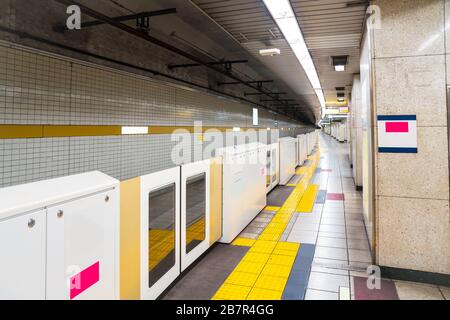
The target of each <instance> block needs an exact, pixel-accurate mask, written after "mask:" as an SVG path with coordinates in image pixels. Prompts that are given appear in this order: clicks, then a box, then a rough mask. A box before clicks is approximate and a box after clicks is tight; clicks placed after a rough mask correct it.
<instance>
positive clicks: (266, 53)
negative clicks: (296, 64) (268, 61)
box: [259, 48, 281, 57]
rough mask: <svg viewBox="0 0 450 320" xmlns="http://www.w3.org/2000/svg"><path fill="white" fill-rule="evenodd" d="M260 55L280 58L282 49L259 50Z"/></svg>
mask: <svg viewBox="0 0 450 320" xmlns="http://www.w3.org/2000/svg"><path fill="white" fill-rule="evenodd" d="M259 54H260V55H262V56H263V57H267V56H269V57H273V56H278V55H280V54H281V51H280V49H278V48H270V49H261V50H259Z"/></svg>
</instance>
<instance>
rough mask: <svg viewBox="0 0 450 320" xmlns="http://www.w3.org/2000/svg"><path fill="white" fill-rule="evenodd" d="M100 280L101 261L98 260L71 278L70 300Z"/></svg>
mask: <svg viewBox="0 0 450 320" xmlns="http://www.w3.org/2000/svg"><path fill="white" fill-rule="evenodd" d="M99 280H100V262H99V261H97V262H96V263H94V264H93V265H91V266H90V267H87V268H86V269H84V270H83V271H81V272H80V273H78V274H76V275H74V276H72V277H71V278H70V300H72V299H73V298H75V297H76V296H78V295H79V294H80V293H82V292H83V291H85V290H87V289H88V288H90V287H91V286H93V285H94V284H95V283H97V282H98V281H99Z"/></svg>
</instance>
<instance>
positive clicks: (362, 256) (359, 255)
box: [348, 249, 372, 263]
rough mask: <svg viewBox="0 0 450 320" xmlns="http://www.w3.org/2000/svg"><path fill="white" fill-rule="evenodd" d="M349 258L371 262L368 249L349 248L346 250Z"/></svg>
mask: <svg viewBox="0 0 450 320" xmlns="http://www.w3.org/2000/svg"><path fill="white" fill-rule="evenodd" d="M348 255H349V260H350V261H356V262H367V263H371V262H372V256H371V254H370V251H369V250H357V249H349V250H348Z"/></svg>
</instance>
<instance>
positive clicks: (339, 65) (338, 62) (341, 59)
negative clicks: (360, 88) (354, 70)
mask: <svg viewBox="0 0 450 320" xmlns="http://www.w3.org/2000/svg"><path fill="white" fill-rule="evenodd" d="M347 63H348V56H332V57H331V64H332V66H333V67H334V70H335V71H337V72H342V71H345V66H346V65H347Z"/></svg>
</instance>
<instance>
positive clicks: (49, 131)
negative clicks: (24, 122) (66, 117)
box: [44, 126, 122, 138]
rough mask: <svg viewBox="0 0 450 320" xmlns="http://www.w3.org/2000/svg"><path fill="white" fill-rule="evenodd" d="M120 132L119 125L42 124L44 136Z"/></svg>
mask: <svg viewBox="0 0 450 320" xmlns="http://www.w3.org/2000/svg"><path fill="white" fill-rule="evenodd" d="M121 134H122V127H121V126H44V138H52V137H87V136H116V135H121Z"/></svg>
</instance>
